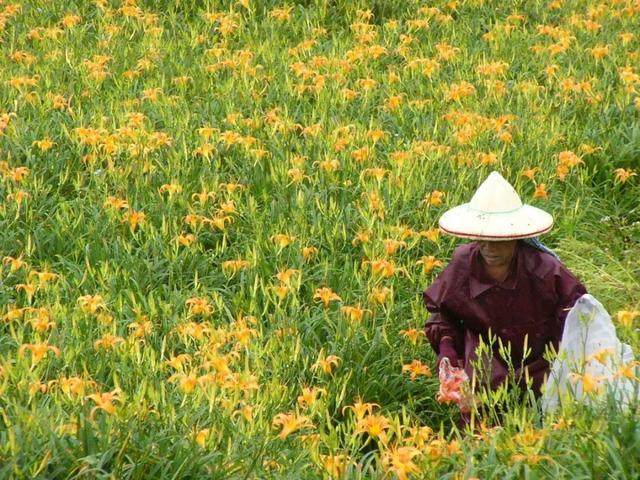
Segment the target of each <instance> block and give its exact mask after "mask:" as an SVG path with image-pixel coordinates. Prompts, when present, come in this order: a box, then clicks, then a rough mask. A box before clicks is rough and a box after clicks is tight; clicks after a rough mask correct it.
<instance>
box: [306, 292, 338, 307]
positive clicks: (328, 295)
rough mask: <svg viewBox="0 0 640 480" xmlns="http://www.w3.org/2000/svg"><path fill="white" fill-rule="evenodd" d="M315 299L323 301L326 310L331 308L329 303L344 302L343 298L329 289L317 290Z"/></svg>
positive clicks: (314, 294) (314, 295)
mask: <svg viewBox="0 0 640 480" xmlns="http://www.w3.org/2000/svg"><path fill="white" fill-rule="evenodd" d="M313 299H314V300H316V299H319V300H321V301H322V304H323V305H324V307H325V308H326V307H328V306H329V302H332V301H338V302H340V301H342V298H340V296H338V294H336V293H335V292H334V291H333V290H331V288H329V287H321V288H316V291H315V292H314V293H313Z"/></svg>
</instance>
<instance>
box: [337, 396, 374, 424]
mask: <svg viewBox="0 0 640 480" xmlns="http://www.w3.org/2000/svg"><path fill="white" fill-rule="evenodd" d="M379 406H380V405H378V404H377V403H369V402H363V401H362V400H360V399H358V400H356V401H355V403H354V404H353V405H347V406H346V407H344V408H343V409H342V413H344V411H345V410H351V411H352V412H353V413H354V414H355V416H356V420H361V419H363V418H364V416H365V415H371V413H372V412H373V409H374V408H376V407H379Z"/></svg>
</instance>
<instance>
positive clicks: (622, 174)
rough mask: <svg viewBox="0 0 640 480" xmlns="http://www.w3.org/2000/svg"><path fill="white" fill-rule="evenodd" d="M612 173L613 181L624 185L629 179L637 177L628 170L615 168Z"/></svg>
mask: <svg viewBox="0 0 640 480" xmlns="http://www.w3.org/2000/svg"><path fill="white" fill-rule="evenodd" d="M613 172H614V173H615V179H616V182H618V183H626V182H627V180H629V179H630V178H631V177H635V176H636V175H637V173H636V172H634V171H633V170H631V169H630V168H627V169H625V168H616V169H615V170H614V171H613Z"/></svg>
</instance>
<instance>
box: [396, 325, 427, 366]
mask: <svg viewBox="0 0 640 480" xmlns="http://www.w3.org/2000/svg"><path fill="white" fill-rule="evenodd" d="M400 334H402V335H403V336H404V337H405V338H408V339H409V341H410V342H411V343H412V344H414V345H416V344H417V343H418V341H419V340H420V339H421V338H424V336H425V333H424V331H423V330H418V329H417V328H410V329H409V330H400ZM403 368H404V367H403Z"/></svg>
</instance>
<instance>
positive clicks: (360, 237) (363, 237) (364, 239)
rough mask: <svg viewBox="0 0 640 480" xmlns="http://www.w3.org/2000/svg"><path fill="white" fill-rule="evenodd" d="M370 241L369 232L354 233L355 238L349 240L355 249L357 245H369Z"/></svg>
mask: <svg viewBox="0 0 640 480" xmlns="http://www.w3.org/2000/svg"><path fill="white" fill-rule="evenodd" d="M370 240H371V232H370V231H368V230H361V231H359V232H358V233H356V236H355V237H354V238H353V240H351V244H352V245H353V246H354V247H355V246H356V245H357V244H358V243H369V241H370Z"/></svg>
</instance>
